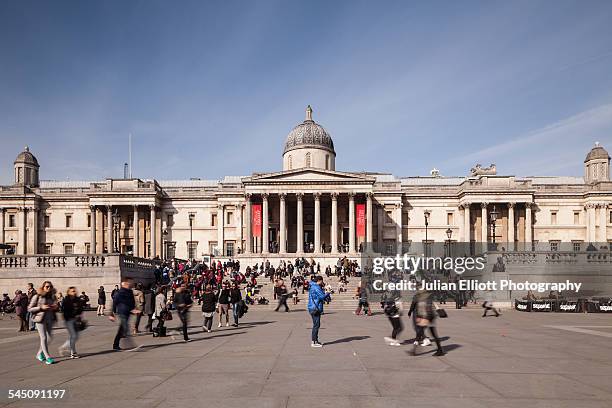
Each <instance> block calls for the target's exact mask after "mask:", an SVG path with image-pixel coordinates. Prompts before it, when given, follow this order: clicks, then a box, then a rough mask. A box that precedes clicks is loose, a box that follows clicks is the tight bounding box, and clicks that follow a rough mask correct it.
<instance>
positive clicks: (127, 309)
mask: <svg viewBox="0 0 612 408" xmlns="http://www.w3.org/2000/svg"><path fill="white" fill-rule="evenodd" d="M113 309H114V310H113V312H112V313H111V315H110V316H109V317H108V318H109V319H110V320H111V321H113V322H114V321H115V320H116V316H119V328H118V329H117V335H116V336H115V341H113V350H115V351H120V350H121V348H120V347H119V341H120V340H121V339H122V338H123V337H127V336H128V335H129V330H128V322H129V320H130V315H131V314H132V313H140V311H138V310H136V300H135V299H134V292H132V279H131V278H125V279H123V280H122V282H121V289H119V290H118V291H117V292H116V293H115V295H114V296H113Z"/></svg>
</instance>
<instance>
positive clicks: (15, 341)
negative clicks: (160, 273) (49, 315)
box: [0, 306, 612, 408]
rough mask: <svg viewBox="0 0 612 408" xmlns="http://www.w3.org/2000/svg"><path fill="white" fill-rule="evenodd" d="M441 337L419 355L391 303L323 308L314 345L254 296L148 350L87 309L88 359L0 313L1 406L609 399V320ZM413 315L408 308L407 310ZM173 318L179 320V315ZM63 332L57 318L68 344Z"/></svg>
mask: <svg viewBox="0 0 612 408" xmlns="http://www.w3.org/2000/svg"><path fill="white" fill-rule="evenodd" d="M449 315H450V316H449V318H448V319H444V320H441V321H440V322H439V323H440V324H439V331H440V334H441V336H442V337H443V340H444V342H443V344H444V346H445V348H446V350H447V352H448V354H447V356H445V357H434V356H432V354H433V351H434V349H435V347H423V348H420V350H419V351H420V352H421V353H422V354H421V355H418V356H416V357H415V356H412V355H411V354H410V352H411V351H412V346H411V345H409V344H408V342H407V341H408V340H409V339H411V338H412V337H413V331H412V328H411V327H410V326H409V325H407V326H408V327H406V330H405V331H404V333H403V336H402V339H404V340H406V344H405V345H404V346H402V347H389V346H386V345H385V344H384V342H383V336H386V335H389V332H390V325H389V323H388V321H387V319H386V318H385V316H384V315H382V314H376V315H374V316H372V317H365V316H355V315H353V314H352V313H351V312H349V311H333V312H330V313H329V314H326V315H325V316H323V324H322V330H321V334H320V337H321V340H322V341H323V342H324V344H325V346H324V347H323V348H322V349H312V348H311V347H310V341H309V336H310V327H311V324H310V319H309V316H308V315H307V313H306V312H305V311H304V310H296V311H292V312H290V313H274V312H272V311H269V310H258V309H257V307H256V306H254V307H252V308H251V310H250V311H249V313H248V314H247V316H246V318H245V319H244V320H243V323H242V324H241V325H240V326H239V327H237V328H233V327H228V328H226V327H224V328H221V329H216V322H215V329H214V330H213V332H212V333H203V332H202V331H201V328H200V327H199V325H198V324H199V323H200V314H199V313H196V312H193V313H192V319H191V327H192V328H191V332H192V334H191V337H192V339H193V341H192V342H191V343H183V342H182V341H180V339H181V337H180V336H173V335H171V336H169V337H166V338H163V339H154V338H152V337H151V336H148V335H147V336H144V335H143V336H138V337H136V341H137V343H138V344H142V345H143V346H142V347H141V348H140V349H139V350H138V351H131V352H127V351H123V352H112V351H110V346H111V344H112V337H113V335H114V332H115V325H114V324H113V323H111V322H110V321H108V320H107V319H106V318H99V317H96V316H95V315H93V314H91V313H90V314H89V316H88V319H89V321H90V322H91V323H92V327H90V328H88V329H87V330H86V331H85V332H84V334H83V336H82V338H81V339H80V341H79V343H78V350H79V352H80V353H81V355H82V356H83V358H81V359H80V360H67V359H62V358H58V363H57V364H55V365H52V366H45V365H42V364H41V363H39V362H38V361H35V359H34V353H35V351H36V349H37V342H38V337H37V335H36V334H34V333H30V334H25V335H19V334H18V333H16V332H15V327H16V323H15V321H12V320H7V319H6V318H5V319H4V320H1V321H0V362H1V364H0V389H2V393H3V395H2V399H0V405H2V406H5V405H6V404H8V406H11V407H17V406H59V405H58V404H62V405H63V406H66V407H77V406H78V407H86V408H94V407H119V406H130V407H157V406H159V407H185V406H187V407H196V406H207V407H226V408H232V407H241V408H242V407H249V408H256V407H307V406H308V407H310V406H312V407H321V406H328V407H334V408H345V407H347V408H348V407H385V408H388V407H408V406H411V407H412V406H415V407H463V406H465V407H513V408H514V407H518V406H529V407H553V406H554V407H581V408H583V407H584V408H586V407H610V406H612V381H610V378H612V352H611V341H612V339H611V338H612V319H611V316H609V315H603V314H601V315H595V314H575V315H574V314H566V315H564V314H535V313H532V314H525V313H520V312H515V311H507V312H505V313H504V315H503V316H501V317H499V318H495V317H489V318H486V319H483V318H481V317H480V310H477V309H473V310H460V311H457V310H449ZM404 321H405V323H407V318H406V317H404ZM168 323H169V326H170V327H175V326H176V325H177V324H178V322H177V319H175V320H173V321H172V322H168ZM65 338H66V331H65V330H58V331H56V333H55V338H54V341H53V343H52V348H51V349H52V350H54V351H55V350H57V346H59V344H60V342H63V340H64V339H65ZM29 388H36V389H41V388H46V389H65V390H66V396H65V398H64V400H63V401H61V402H59V401H50V402H49V401H47V402H41V401H38V402H35V403H34V402H31V401H27V402H26V401H21V402H10V401H8V400H7V398H6V397H7V390H8V389H29Z"/></svg>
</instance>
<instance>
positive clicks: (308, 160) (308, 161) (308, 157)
mask: <svg viewBox="0 0 612 408" xmlns="http://www.w3.org/2000/svg"><path fill="white" fill-rule="evenodd" d="M306 167H310V153H306Z"/></svg>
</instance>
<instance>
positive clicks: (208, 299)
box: [200, 292, 217, 313]
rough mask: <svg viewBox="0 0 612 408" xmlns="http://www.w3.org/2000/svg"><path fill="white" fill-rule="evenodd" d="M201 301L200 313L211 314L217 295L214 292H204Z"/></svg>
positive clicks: (215, 305) (215, 304)
mask: <svg viewBox="0 0 612 408" xmlns="http://www.w3.org/2000/svg"><path fill="white" fill-rule="evenodd" d="M200 299H201V300H202V312H204V313H212V312H214V311H215V308H216V307H217V295H215V292H204V293H203V294H202V296H201V298H200Z"/></svg>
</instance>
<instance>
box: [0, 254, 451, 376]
mask: <svg viewBox="0 0 612 408" xmlns="http://www.w3.org/2000/svg"><path fill="white" fill-rule="evenodd" d="M360 275H361V270H360V268H359V265H358V263H357V262H356V261H351V260H349V259H347V258H346V257H344V258H340V259H338V261H337V263H336V264H335V265H333V266H327V267H326V268H325V269H324V270H323V271H322V270H321V264H320V263H317V262H316V261H315V260H314V259H310V260H307V259H305V258H296V259H294V260H287V261H280V262H279V263H278V265H276V266H273V265H272V264H271V263H270V262H269V261H268V260H265V261H264V262H262V263H257V264H255V265H254V266H252V267H251V266H247V267H246V268H245V269H244V271H242V270H241V265H240V262H239V261H238V260H228V261H226V262H223V263H222V262H221V261H219V260H217V261H213V262H211V263H210V265H207V264H205V263H201V262H195V261H178V260H172V261H168V262H163V263H160V264H159V266H158V267H157V269H156V270H155V279H154V281H153V282H152V283H151V284H149V285H148V286H145V285H143V283H141V282H138V283H134V282H133V281H132V279H130V278H124V279H122V282H121V284H120V285H116V286H115V288H114V289H113V290H112V291H111V294H110V297H111V301H110V302H107V291H106V289H105V288H104V287H103V286H100V287H99V289H98V300H97V307H96V314H97V316H108V318H109V319H110V320H112V321H115V322H117V323H118V324H117V332H116V335H115V337H114V340H113V344H112V349H113V350H117V351H120V350H122V346H121V341H122V339H124V338H127V339H128V341H127V342H128V343H130V342H131V341H130V337H131V336H133V335H138V334H140V333H141V324H144V332H145V333H148V334H152V335H153V336H154V337H163V336H165V335H166V332H167V330H166V326H165V324H166V322H167V321H169V320H172V316H173V313H172V312H173V311H174V312H175V315H176V316H177V317H178V320H179V321H180V326H179V327H178V329H177V330H178V331H179V332H180V333H182V336H183V341H185V342H189V341H190V338H189V333H188V327H189V316H190V311H191V310H192V308H194V307H196V304H197V307H199V308H200V309H201V312H202V330H203V331H204V332H207V333H210V332H211V331H212V330H213V320H214V316H215V314H216V315H217V316H218V317H217V320H218V328H221V327H223V326H226V327H228V326H230V324H231V325H232V326H235V327H237V326H238V325H239V324H240V319H241V318H242V317H243V316H244V314H245V313H247V312H248V307H249V305H254V304H268V302H269V301H268V299H266V298H265V297H264V296H263V295H262V294H261V293H259V289H260V287H261V285H260V284H259V283H258V280H261V279H269V281H270V282H273V283H274V289H273V297H274V300H277V301H278V305H277V307H276V309H275V311H277V312H278V311H280V310H281V309H283V310H284V311H285V312H289V306H288V303H287V302H288V299H289V298H293V304H294V305H295V304H297V303H298V301H299V291H300V290H301V293H302V294H307V295H306V296H307V298H308V302H307V310H308V313H309V314H310V316H311V319H312V332H311V346H312V347H313V348H319V347H322V343H321V342H320V341H319V328H320V325H321V316H322V315H323V314H324V305H325V304H327V303H329V302H331V298H332V294H334V293H335V292H336V290H337V291H338V292H339V293H342V292H343V291H347V288H346V285H347V284H348V280H349V278H353V277H357V278H358V277H360ZM323 276H326V277H328V278H329V277H331V276H335V277H337V278H338V279H337V280H338V287H337V289H334V288H333V287H332V285H331V284H328V285H326V284H325V283H324V277H323ZM285 281H288V282H290V288H288V287H287V285H286V284H285ZM355 297H356V298H357V299H358V300H359V302H358V308H357V310H356V311H355V314H360V313H361V311H362V310H363V312H364V313H366V314H367V315H372V310H371V307H370V304H369V302H368V300H367V291H366V290H362V289H361V286H359V287H358V288H357V292H356V294H355ZM5 298H6V297H5ZM6 303H7V301H5V299H3V304H6ZM8 303H10V304H11V305H13V306H14V309H15V313H16V315H17V317H18V319H19V331H30V330H36V331H37V332H38V334H39V338H40V345H39V349H38V352H37V353H36V358H37V359H38V360H39V361H41V362H43V363H45V364H53V363H55V360H54V359H53V357H52V356H51V354H50V352H49V341H50V339H51V336H52V333H53V328H54V325H55V324H56V322H57V320H58V319H57V315H58V314H62V316H63V320H64V324H65V327H66V329H67V332H68V339H67V340H66V342H65V343H64V344H62V345H61V346H60V347H59V350H58V353H59V355H60V356H67V355H69V356H70V358H72V359H76V358H79V357H80V356H79V354H78V352H77V341H78V339H79V334H80V332H81V331H83V330H85V329H86V328H87V326H88V323H87V321H86V320H85V319H84V318H83V312H84V311H85V310H88V309H90V308H91V309H93V307H91V306H90V305H89V297H88V296H87V294H86V293H85V292H81V293H80V294H79V292H78V290H77V288H76V287H74V286H71V287H69V288H68V289H67V291H66V295H65V296H61V293H60V292H58V291H57V290H56V289H55V288H54V286H53V283H52V282H50V281H45V282H43V283H42V285H41V286H40V287H38V288H37V289H35V287H34V285H33V284H32V283H30V284H28V285H27V288H26V290H25V292H22V291H21V290H18V291H16V292H15V297H14V298H13V299H12V300H11V299H8ZM107 303H110V304H111V305H112V306H111V308H110V310H108V311H107V310H106V305H107ZM381 307H382V309H383V312H384V314H385V315H386V316H387V317H388V318H389V321H390V322H391V325H392V333H391V337H388V338H385V341H386V342H387V343H388V344H389V345H392V346H397V345H400V343H399V342H398V340H397V339H398V336H399V335H400V333H401V331H402V330H403V325H402V323H401V318H400V316H401V314H402V306H401V302H399V301H398V299H396V298H392V297H387V298H386V299H383V301H382V302H381ZM230 314H231V316H230ZM408 315H409V316H412V318H413V324H414V328H415V332H416V340H415V343H414V344H415V345H421V346H423V345H428V341H429V339H428V338H427V337H426V336H425V329H426V328H428V329H429V331H430V333H431V335H432V337H433V338H434V340H435V342H436V344H437V346H438V351H437V352H436V354H435V355H437V356H439V355H444V351H443V350H442V347H441V345H440V340H439V337H438V335H437V331H436V329H435V319H436V312H435V309H434V303H433V296H432V294H431V293H429V292H426V291H419V292H417V294H416V295H415V298H414V299H413V301H412V304H411V307H410V310H409V312H408ZM143 320H144V323H143ZM429 344H430V342H429ZM128 347H131V346H129V345H128Z"/></svg>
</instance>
